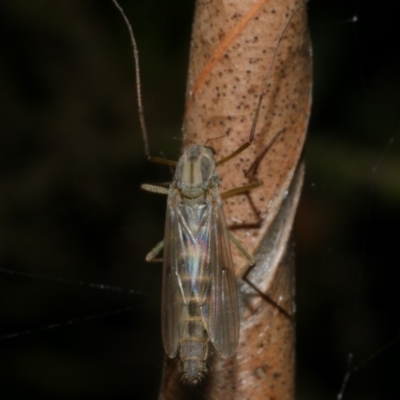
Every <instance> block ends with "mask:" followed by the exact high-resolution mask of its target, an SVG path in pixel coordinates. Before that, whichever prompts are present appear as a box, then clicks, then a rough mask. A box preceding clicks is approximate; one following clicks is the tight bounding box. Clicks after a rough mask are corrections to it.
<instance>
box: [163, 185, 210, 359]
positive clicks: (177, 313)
mask: <svg viewBox="0 0 400 400" xmlns="http://www.w3.org/2000/svg"><path fill="white" fill-rule="evenodd" d="M212 210H213V206H212V204H198V205H187V204H185V203H184V202H182V201H181V198H180V194H179V191H178V190H176V189H174V188H171V190H170V193H169V196H168V203H167V217H166V222H165V235H164V257H163V258H164V261H163V263H164V265H163V289H162V305H161V313H162V337H163V342H164V348H165V351H166V353H167V354H168V356H169V357H171V358H172V357H175V355H176V351H177V348H178V345H179V341H180V339H181V337H182V332H183V327H184V324H185V321H186V320H187V318H188V317H190V315H189V304H192V306H195V307H203V305H204V304H205V303H207V302H208V298H209V287H210V280H211V277H210V273H211V271H210V258H211V255H210V240H211V239H210V234H209V233H210V224H211V216H212ZM192 308H193V307H192ZM203 321H204V323H206V322H207V321H205V320H204V318H203ZM205 328H206V326H205Z"/></svg>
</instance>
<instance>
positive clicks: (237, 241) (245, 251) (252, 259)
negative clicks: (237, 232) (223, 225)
mask: <svg viewBox="0 0 400 400" xmlns="http://www.w3.org/2000/svg"><path fill="white" fill-rule="evenodd" d="M228 235H229V239H231V240H232V242H233V244H234V245H235V246H236V247H237V248H238V249H239V251H240V252H241V253H242V254H243V255H244V256H245V258H247V260H248V261H249V263H250V266H253V265H255V261H254V258H253V257H252V256H251V255H250V254H249V252H248V251H247V250H246V249H245V248H244V246H243V245H242V243H240V242H239V240H238V239H236V238H235V236H233V233H231V232H229V231H228Z"/></svg>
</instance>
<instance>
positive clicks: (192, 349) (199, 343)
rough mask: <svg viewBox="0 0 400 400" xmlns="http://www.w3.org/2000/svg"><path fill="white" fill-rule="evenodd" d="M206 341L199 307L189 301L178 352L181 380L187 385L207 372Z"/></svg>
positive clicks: (206, 337) (194, 382)
mask: <svg viewBox="0 0 400 400" xmlns="http://www.w3.org/2000/svg"><path fill="white" fill-rule="evenodd" d="M208 341H209V338H208V334H207V331H206V329H205V327H204V324H203V319H202V317H201V310H200V306H199V304H198V303H197V302H194V301H191V302H190V303H189V305H188V317H187V318H186V320H185V322H184V325H183V332H182V337H181V340H180V351H179V352H180V355H179V356H180V362H181V370H182V378H183V379H184V380H186V381H187V382H188V383H192V384H196V383H197V382H198V381H199V380H201V378H202V377H203V375H204V373H205V372H206V371H207V367H206V361H207V357H208Z"/></svg>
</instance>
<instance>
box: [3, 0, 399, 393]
mask: <svg viewBox="0 0 400 400" xmlns="http://www.w3.org/2000/svg"><path fill="white" fill-rule="evenodd" d="M121 4H122V6H123V7H124V9H125V11H126V13H127V15H128V17H129V19H130V21H131V23H132V26H133V28H134V31H135V34H136V37H137V41H138V45H139V50H140V57H141V68H142V88H143V100H144V105H145V113H146V118H147V123H148V130H149V132H150V139H151V146H152V150H153V153H157V152H160V151H162V152H163V153H164V154H165V155H166V156H167V157H169V158H177V156H178V155H179V148H180V144H179V142H178V141H177V140H174V137H178V136H179V132H180V125H181V116H182V110H183V105H184V93H185V80H186V66H187V60H188V48H189V40H190V26H191V20H192V14H193V6H194V5H193V2H192V1H190V2H189V1H187V0H176V1H175V2H173V3H169V2H165V1H162V0H153V1H152V2H149V1H144V0H135V1H134V2H132V1H131V2H129V1H122V0H121ZM397 11H398V9H397V7H396V2H395V1H394V0H392V1H389V0H383V1H381V2H380V3H379V6H378V5H377V3H376V2H372V1H364V2H359V1H356V0H341V1H338V0H324V1H321V0H320V1H317V0H314V1H312V0H311V1H310V3H309V15H310V28H311V35H312V41H313V47H314V77H315V83H314V106H313V114H312V119H311V124H310V131H309V136H308V141H307V144H306V149H305V160H306V166H307V175H306V182H305V186H304V193H303V197H302V200H301V204H300V208H299V213H298V218H297V222H296V230H295V240H296V248H297V259H298V265H297V282H298V286H297V299H298V314H297V331H298V339H297V340H298V366H297V369H298V399H307V400H312V399H319V400H320V399H335V398H337V396H338V394H339V392H340V388H341V385H342V382H343V379H344V377H345V375H346V373H347V372H351V374H350V378H349V381H348V385H347V387H346V389H345V391H344V394H343V399H347V400H352V399H363V400H367V399H394V398H398V396H399V388H398V384H397V382H398V372H399V368H398V359H399V357H400V337H399V335H400V326H399V322H398V315H399V311H400V274H399V266H400V257H399V252H398V251H397V250H396V247H397V245H398V242H399V234H398V227H399V225H400V213H399V211H400V143H399V142H400V137H399V121H400V113H399V104H400V102H399V92H400V74H399V67H400V48H399V46H398V40H397V37H398V29H397V24H398V21H397V15H398V13H397ZM354 16H357V18H358V21H357V22H352V19H353V17H354ZM0 30H1V34H0V41H1V47H0V48H1V52H2V55H1V58H0V93H1V103H2V107H1V110H0V154H1V155H0V296H1V297H0V298H1V300H0V301H1V303H0V304H1V306H0V386H1V397H2V399H5V400H8V399H23V398H30V399H34V398H38V399H55V398H66V399H107V398H111V397H112V398H113V399H132V398H134V399H136V398H140V399H143V400H145V399H156V398H157V392H158V386H159V382H160V375H161V370H162V360H163V350H162V345H161V336H160V326H159V325H160V323H159V319H160V318H159V307H160V290H161V268H160V266H159V265H157V264H156V265H148V264H146V263H145V262H144V256H145V254H146V253H147V252H148V251H149V250H150V249H151V248H152V246H154V245H155V243H157V241H159V240H160V239H161V238H162V236H163V224H164V214H165V198H163V197H162V196H156V195H152V194H149V193H145V192H142V191H140V190H139V186H140V183H143V182H156V181H167V180H169V179H170V172H169V170H168V168H163V167H160V166H157V165H151V164H150V163H147V162H146V161H145V158H144V155H143V144H142V139H141V135H140V128H139V121H138V116H137V105H136V99H135V93H136V92H135V90H136V89H135V81H134V73H133V62H132V51H131V47H130V42H129V38H128V34H127V31H126V27H125V25H124V24H123V22H122V20H121V17H120V15H119V14H118V12H117V11H116V10H115V9H114V7H113V5H112V4H111V2H110V1H109V0H101V1H100V0H91V1H89V0H86V1H79V0H59V1H57V2H53V1H49V0H36V1H34V2H28V1H23V0H12V1H11V0H7V1H6V0H4V1H2V2H1V4H0ZM24 274H25V275H24ZM50 278H55V280H53V279H50ZM98 284H99V285H100V284H102V285H106V286H107V287H104V286H103V288H102V287H101V286H99V285H98ZM109 287H115V288H120V290H119V291H117V290H111V289H110V288H109ZM57 324H59V325H57ZM14 334H15V335H14ZM396 340H398V341H397V342H396ZM349 354H353V359H352V364H351V365H350V367H349V366H348V358H349Z"/></svg>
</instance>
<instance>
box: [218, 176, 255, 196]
mask: <svg viewBox="0 0 400 400" xmlns="http://www.w3.org/2000/svg"><path fill="white" fill-rule="evenodd" d="M261 185H262V182H261V181H259V180H257V181H255V182H253V183H249V184H248V185H243V186H239V187H236V188H233V189H229V190H227V191H226V192H224V193H221V198H222V199H227V198H228V197H231V196H235V195H236V194H240V193H244V192H248V191H249V190H252V189H255V188H257V187H259V186H261Z"/></svg>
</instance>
